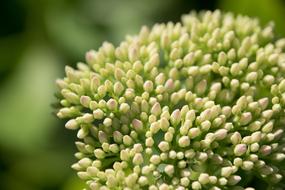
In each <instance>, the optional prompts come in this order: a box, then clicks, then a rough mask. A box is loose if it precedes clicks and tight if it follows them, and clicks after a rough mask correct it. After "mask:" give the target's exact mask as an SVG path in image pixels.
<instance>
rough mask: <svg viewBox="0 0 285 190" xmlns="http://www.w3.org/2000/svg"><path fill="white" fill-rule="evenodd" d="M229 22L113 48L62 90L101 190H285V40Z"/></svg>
mask: <svg viewBox="0 0 285 190" xmlns="http://www.w3.org/2000/svg"><path fill="white" fill-rule="evenodd" d="M276 39H277V38H276V37H275V35H274V33H273V26H272V25H271V24H269V25H267V26H265V27H262V26H260V25H259V22H258V20H257V19H252V18H249V17H247V16H242V15H238V16H234V15H233V14H231V13H221V12H220V11H218V10H217V11H214V12H210V11H204V12H200V13H196V12H191V13H190V14H188V15H184V16H183V17H182V22H181V23H176V24H175V23H172V22H169V23H167V24H156V25H154V26H153V27H152V28H151V29H149V28H147V27H143V28H142V29H141V31H140V33H139V34H138V35H134V36H128V38H127V39H126V40H125V41H123V42H122V43H121V44H120V45H119V46H118V47H114V46H113V45H112V44H110V43H107V42H105V43H104V44H103V45H102V47H100V48H99V49H98V50H97V51H94V50H91V51H89V52H88V53H87V54H86V62H87V64H86V65H85V64H83V63H79V64H78V67H77V69H73V68H70V67H66V77H65V78H64V79H59V80H57V84H58V86H59V88H60V92H61V99H60V103H61V108H60V109H59V110H58V113H57V115H58V117H60V118H66V119H68V120H67V122H66V125H65V127H66V128H68V129H72V130H77V131H78V135H77V136H78V138H79V139H80V141H78V142H76V146H77V148H78V151H79V152H78V153H76V154H75V156H76V157H77V158H78V159H79V161H78V163H75V164H74V165H72V168H73V169H75V170H77V171H78V176H79V177H80V178H81V179H83V180H84V181H86V184H87V188H86V189H92V190H105V189H110V190H118V189H124V190H139V189H149V190H175V189H179V190H186V189H193V190H199V189H201V190H202V189H209V190H222V189H224V190H227V189H233V190H254V189H255V187H253V186H252V183H251V181H252V180H255V179H258V180H259V181H260V182H261V183H262V184H263V185H264V189H285V180H284V177H285V162H284V160H285V136H284V129H285V128H284V125H285V120H284V116H285V114H284V108H285V51H284V50H285V45H284V44H285V43H284V42H285V39H279V40H276Z"/></svg>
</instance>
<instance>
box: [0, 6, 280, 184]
mask: <svg viewBox="0 0 285 190" xmlns="http://www.w3.org/2000/svg"><path fill="white" fill-rule="evenodd" d="M252 2H254V3H252ZM284 5H285V3H284V1H281V0H261V1H257V0H250V1H246V0H238V1H227V0H211V1H205V0H204V1H201V0H191V1H190V0H175V1H174V0H155V1H153V0H144V1H141V0H104V1H102V0H41V1H38V0H2V1H0V189H1V190H41V189H43V190H48V189H52V190H56V189H63V190H73V189H74V190H77V189H80V187H81V185H82V184H81V183H80V182H79V181H78V180H77V178H76V177H75V174H74V172H73V171H72V170H71V169H70V165H71V164H72V163H73V162H75V158H73V157H72V156H71V155H72V154H73V153H74V152H75V146H74V145H73V144H72V142H74V140H75V134H73V133H72V132H69V131H67V130H65V129H64V128H63V127H62V126H63V123H61V122H60V121H58V120H57V119H55V117H54V116H53V113H52V110H53V109H52V107H51V104H52V103H53V102H56V100H55V98H54V92H55V85H54V80H55V78H57V77H62V76H63V71H64V69H63V68H64V65H71V66H74V65H75V63H76V62H78V61H83V60H84V53H85V52H86V51H87V50H89V49H91V48H94V49H96V48H98V47H99V46H100V45H101V44H102V42H103V41H105V40H107V41H110V42H112V43H115V44H118V42H119V41H121V40H122V39H123V38H124V36H125V35H126V34H134V33H136V32H138V30H139V28H140V26H141V25H148V26H151V25H152V24H153V23H156V22H166V21H174V22H175V21H178V20H179V19H180V16H181V14H184V13H188V12H189V11H190V10H192V9H194V10H201V9H211V10H214V9H216V8H222V9H225V10H231V11H235V12H242V13H246V14H249V15H252V16H259V17H261V19H262V21H263V22H264V23H265V22H267V21H269V20H272V19H273V20H274V21H276V22H277V30H278V32H279V31H280V34H282V35H284V34H285V32H284V30H285V29H284V27H283V26H284V24H283V21H284V18H285V17H284V13H285V8H284Z"/></svg>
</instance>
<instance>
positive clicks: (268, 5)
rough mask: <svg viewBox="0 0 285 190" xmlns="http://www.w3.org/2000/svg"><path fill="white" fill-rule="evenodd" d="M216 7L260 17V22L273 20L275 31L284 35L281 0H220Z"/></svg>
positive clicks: (283, 6) (283, 7)
mask: <svg viewBox="0 0 285 190" xmlns="http://www.w3.org/2000/svg"><path fill="white" fill-rule="evenodd" d="M218 7H219V8H220V9H222V10H225V11H231V12H234V13H240V14H245V15H248V16H252V17H257V18H259V19H260V21H261V23H262V24H267V23H268V22H271V21H274V23H275V29H276V32H277V33H278V34H279V35H282V36H284V35H285V27H284V18H285V3H284V1H283V0H250V1H248V0H238V1H235V2H233V1H227V0H220V2H219V5H218Z"/></svg>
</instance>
